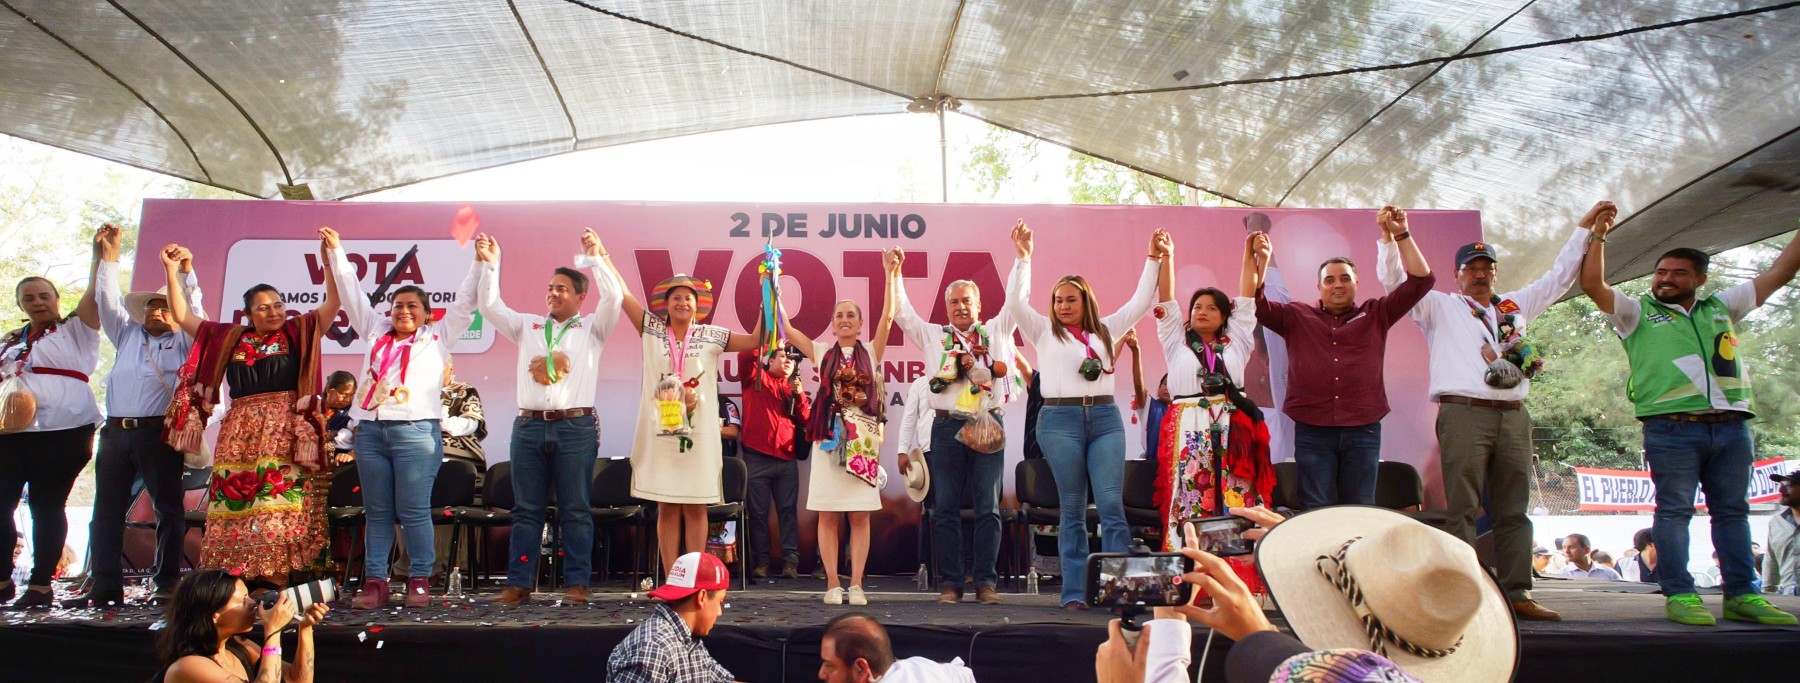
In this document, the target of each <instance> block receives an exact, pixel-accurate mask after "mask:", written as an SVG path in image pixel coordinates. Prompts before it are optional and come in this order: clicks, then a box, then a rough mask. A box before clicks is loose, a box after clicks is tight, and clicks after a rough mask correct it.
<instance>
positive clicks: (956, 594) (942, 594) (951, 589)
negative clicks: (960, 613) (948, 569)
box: [938, 583, 962, 605]
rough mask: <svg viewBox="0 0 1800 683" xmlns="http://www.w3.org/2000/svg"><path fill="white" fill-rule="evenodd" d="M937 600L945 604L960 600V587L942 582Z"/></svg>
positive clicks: (952, 603)
mask: <svg viewBox="0 0 1800 683" xmlns="http://www.w3.org/2000/svg"><path fill="white" fill-rule="evenodd" d="M938 602H940V603H943V604H945V605H954V604H956V603H959V602H962V588H959V587H957V586H952V585H950V584H947V583H946V584H944V587H943V589H942V590H939V591H938Z"/></svg>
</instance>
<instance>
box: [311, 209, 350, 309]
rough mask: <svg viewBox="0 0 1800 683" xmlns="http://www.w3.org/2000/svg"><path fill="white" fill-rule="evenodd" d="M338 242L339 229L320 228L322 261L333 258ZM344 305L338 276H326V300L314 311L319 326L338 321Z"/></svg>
mask: <svg viewBox="0 0 1800 683" xmlns="http://www.w3.org/2000/svg"><path fill="white" fill-rule="evenodd" d="M327 232H329V233H331V235H330V237H329V238H327V237H326V233H327ZM336 244H337V231H335V230H332V229H331V228H320V229H319V247H320V254H319V260H321V261H327V260H329V259H330V258H331V252H332V251H335V250H336V249H337V247H336V246H335V245H336ZM357 296H362V294H361V293H358V294H357ZM343 305H344V297H343V295H342V294H340V293H339V292H338V286H337V278H335V277H328V278H325V301H324V302H322V303H320V304H319V308H318V309H317V310H314V311H313V313H315V314H317V316H318V319H319V327H320V328H321V329H323V328H328V327H331V324H332V323H334V322H336V321H337V314H338V309H340V308H343Z"/></svg>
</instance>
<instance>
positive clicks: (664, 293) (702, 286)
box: [650, 274, 713, 320]
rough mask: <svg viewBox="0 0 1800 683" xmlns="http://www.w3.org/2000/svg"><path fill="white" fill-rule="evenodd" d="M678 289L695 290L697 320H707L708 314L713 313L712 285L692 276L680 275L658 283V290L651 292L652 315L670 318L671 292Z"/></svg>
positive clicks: (695, 316) (695, 314) (695, 317)
mask: <svg viewBox="0 0 1800 683" xmlns="http://www.w3.org/2000/svg"><path fill="white" fill-rule="evenodd" d="M676 287H686V288H688V289H691V290H694V319H695V320H699V319H701V318H705V317H706V314H707V313H710V312H712V307H713V293H712V283H711V282H707V281H705V280H702V279H700V278H697V277H694V276H691V275H687V274H679V275H676V276H675V277H672V278H669V279H667V280H663V281H662V282H658V283H656V288H655V289H652V290H650V313H651V314H652V315H655V316H656V317H658V318H667V317H669V291H670V290H673V289H675V288H676Z"/></svg>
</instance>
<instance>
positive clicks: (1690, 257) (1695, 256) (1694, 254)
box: [1656, 247, 1712, 275]
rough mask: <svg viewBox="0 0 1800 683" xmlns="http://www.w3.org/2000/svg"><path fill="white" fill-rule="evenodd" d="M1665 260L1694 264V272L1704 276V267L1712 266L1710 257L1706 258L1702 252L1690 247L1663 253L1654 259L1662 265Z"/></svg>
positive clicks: (1677, 248)
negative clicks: (1680, 260) (1671, 259)
mask: <svg viewBox="0 0 1800 683" xmlns="http://www.w3.org/2000/svg"><path fill="white" fill-rule="evenodd" d="M1666 258H1678V259H1682V260H1684V261H1687V262H1688V263H1692V264H1694V272H1695V273H1698V274H1700V275H1705V274H1706V267H1707V266H1709V265H1712V257H1711V256H1707V255H1706V252H1704V251H1700V250H1699V249H1693V248H1690V247H1676V248H1674V249H1670V250H1668V251H1665V252H1663V255H1662V256H1658V257H1656V262H1657V263H1662V261H1663V259H1666Z"/></svg>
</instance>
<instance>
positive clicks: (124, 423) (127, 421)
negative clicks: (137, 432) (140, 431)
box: [119, 417, 138, 429]
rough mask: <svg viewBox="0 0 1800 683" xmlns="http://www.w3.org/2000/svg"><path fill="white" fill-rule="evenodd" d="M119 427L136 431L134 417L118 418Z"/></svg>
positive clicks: (136, 421)
mask: <svg viewBox="0 0 1800 683" xmlns="http://www.w3.org/2000/svg"><path fill="white" fill-rule="evenodd" d="M119 426H120V427H124V428H126V429H137V428H138V420H137V418H135V417H122V418H119Z"/></svg>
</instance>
